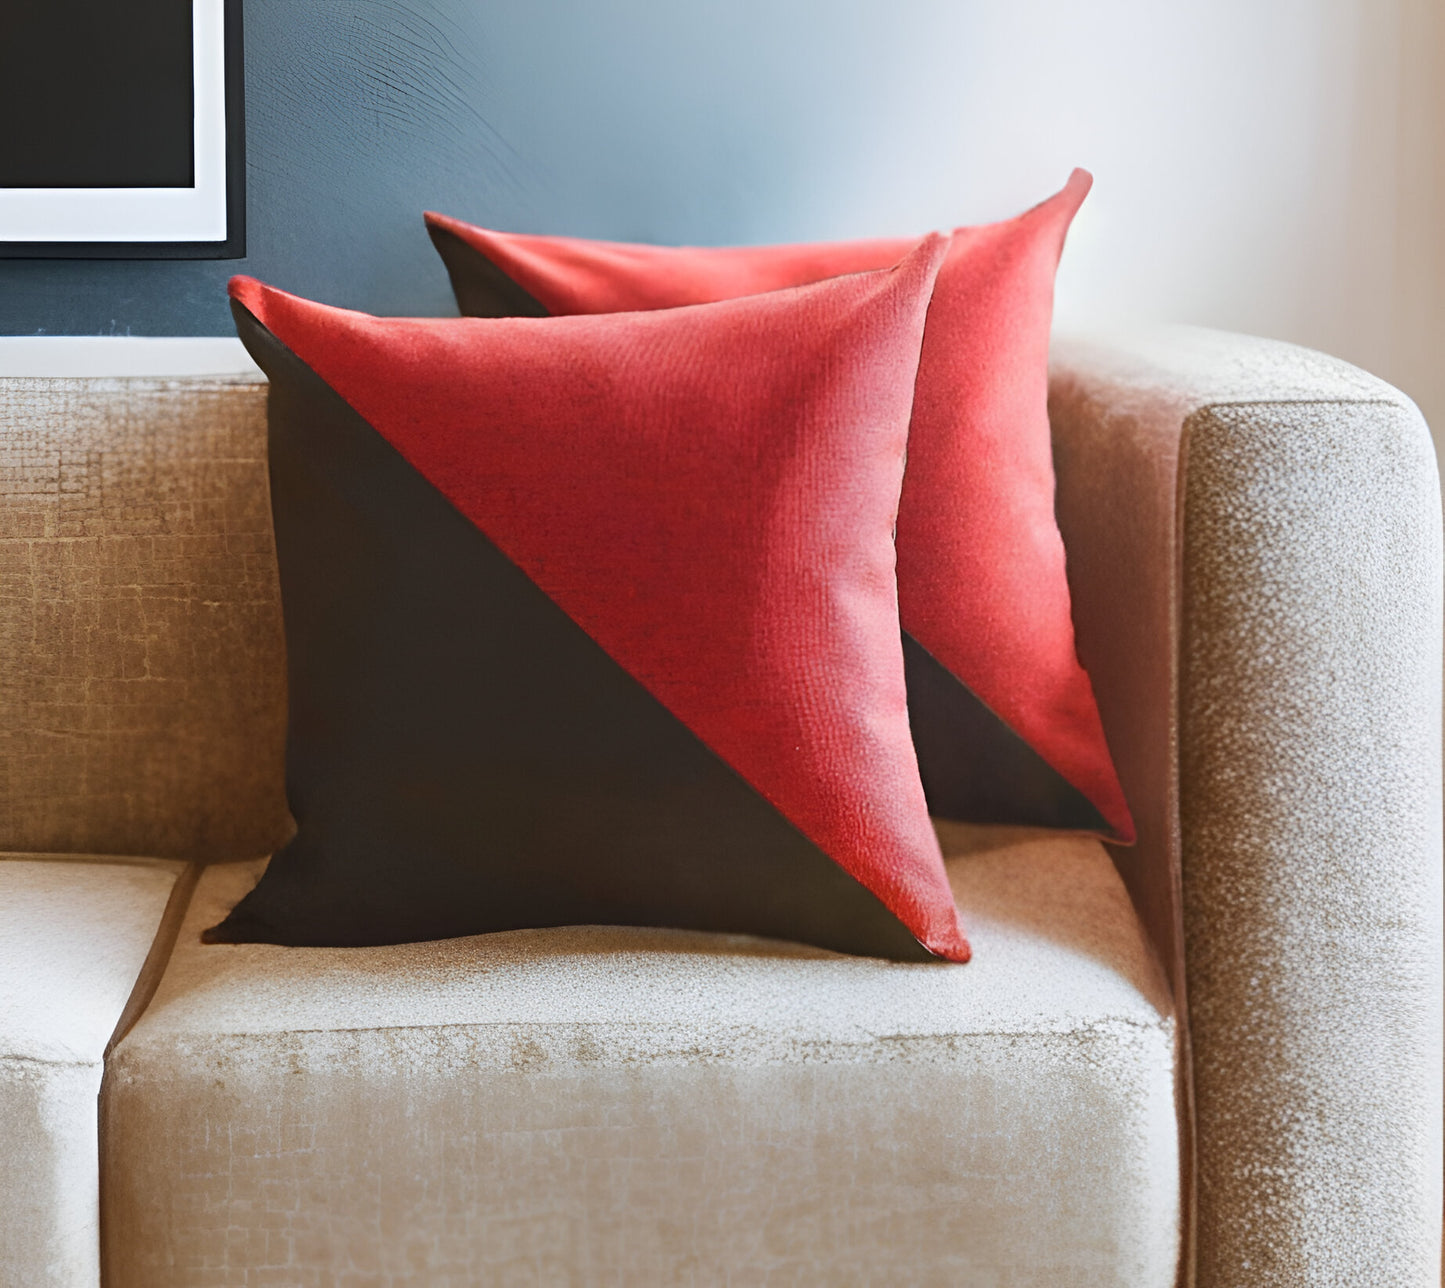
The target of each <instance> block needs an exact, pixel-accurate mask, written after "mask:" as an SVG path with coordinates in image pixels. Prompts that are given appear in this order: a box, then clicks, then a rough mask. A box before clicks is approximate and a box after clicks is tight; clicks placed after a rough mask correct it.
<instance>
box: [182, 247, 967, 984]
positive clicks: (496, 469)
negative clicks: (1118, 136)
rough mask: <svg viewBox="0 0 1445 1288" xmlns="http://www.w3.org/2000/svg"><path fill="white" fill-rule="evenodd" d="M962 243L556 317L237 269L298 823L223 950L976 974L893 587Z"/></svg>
mask: <svg viewBox="0 0 1445 1288" xmlns="http://www.w3.org/2000/svg"><path fill="white" fill-rule="evenodd" d="M945 252H946V244H945V241H944V239H942V238H939V237H934V238H929V239H926V240H925V241H923V242H921V243H919V244H918V246H917V249H916V250H914V251H913V252H912V253H911V254H910V255H908V256H907V257H906V258H905V259H904V260H903V261H902V263H901V264H899V265H898V266H897V267H896V268H895V269H893V270H891V271H887V272H872V273H865V274H859V275H856V276H852V277H846V278H836V279H833V280H829V281H826V282H823V283H820V284H818V285H814V286H806V287H801V288H797V289H793V290H787V291H779V292H775V293H772V294H768V295H757V296H752V297H750V298H746V299H739V300H732V301H727V302H724V303H717V304H709V305H704V306H701V307H697V308H690V309H674V310H668V311H664V312H653V313H629V314H622V315H615V316H602V317H595V316H584V317H572V318H556V319H543V320H538V319H530V318H517V319H506V320H497V321H493V320H481V319H455V318H454V319H425V320H423V319H381V318H374V317H369V316H367V315H364V314H360V313H353V312H349V311H346V310H343V309H335V308H329V307H326V306H323V305H320V304H315V303H311V302H308V301H306V300H302V299H298V298H297V297H295V296H292V295H288V294H285V293H284V292H281V291H278V290H274V289H272V288H270V287H267V286H264V285H262V284H261V283H259V282H256V281H254V280H251V279H248V278H236V279H235V280H234V281H233V282H232V283H231V295H232V301H233V303H232V308H233V311H234V313H235V317H236V325H237V328H238V330H239V332H240V335H241V338H242V339H243V340H244V342H245V343H246V346H247V348H248V349H249V350H250V352H251V353H252V355H253V356H254V357H255V359H256V361H257V362H258V363H259V364H260V365H261V367H262V368H263V369H264V370H265V371H266V373H267V375H268V376H269V377H270V381H271V389H270V403H269V417H270V469H271V487H272V507H273V516H274V521H275V529H276V541H277V554H278V559H279V564H280V575H281V589H282V602H283V608H284V617H285V629H286V643H287V656H288V668H289V683H290V722H289V729H288V742H287V790H288V794H289V799H290V803H291V807H292V812H293V814H294V815H295V819H296V824H297V833H296V836H295V839H294V840H293V841H292V842H291V843H290V844H289V845H288V846H287V847H286V848H285V849H283V850H282V851H280V852H279V853H278V854H277V855H276V856H275V857H274V859H273V860H272V862H271V864H270V865H269V867H268V868H267V870H266V873H265V875H264V876H263V877H262V879H261V881H260V883H259V884H258V885H257V887H256V888H255V889H254V890H253V891H252V892H251V893H250V894H249V895H248V896H247V897H246V898H245V899H243V900H242V901H241V902H240V903H239V904H238V905H237V906H236V908H235V909H234V910H233V911H232V912H231V914H230V916H229V917H228V918H227V919H226V920H225V921H224V922H223V923H222V924H221V925H220V926H218V927H216V928H215V929H213V930H212V931H210V932H208V937H209V938H210V939H211V940H212V941H266V942H276V943H286V944H371V943H387V942H400V941H407V940H417V939H429V938H440V937H446V936H454V935H462V934H471V933H479V932H483V931H492V930H503V929H509V928H516V927H531V926H547V925H559V924H575V923H589V922H590V923H612V924H652V925H663V926H677V927H685V928H695V929H705V930H717V931H731V932H746V933H754V934H759V935H767V936H774V937H781V938H789V939H794V940H800V941H804V942H809V943H813V944H817V945H821V946H823V947H827V948H833V949H838V950H841V951H847V952H855V953H866V954H874V955H879V956H886V957H892V958H897V959H902V960H913V959H926V958H928V957H929V956H930V954H933V955H937V956H940V957H944V958H948V959H950V960H953V961H963V960H966V959H967V957H968V945H967V942H966V940H965V939H964V936H963V933H962V931H961V929H960V927H959V923H958V917H957V912H956V910H955V907H954V903H953V899H952V897H951V894H950V891H949V886H948V882H947V879H946V874H945V872H944V868H943V863H942V859H941V857H940V854H939V849H938V843H937V840H936V838H935V835H934V833H933V830H932V827H931V824H930V822H929V818H928V814H927V808H926V803H925V799H924V793H923V787H922V784H921V782H920V780H919V776H918V769H917V764H916V759H915V755H914V750H913V746H912V744H911V741H910V737H909V729H908V714H907V702H906V694H905V688H904V671H903V666H904V662H903V654H902V650H901V647H900V643H899V633H898V616H897V597H896V589H895V580H894V560H895V555H894V546H893V525H894V521H895V515H896V511H897V504H898V495H899V489H900V487H901V482H902V474H903V460H904V452H905V447H906V442H907V429H908V418H909V410H910V404H911V400H912V388H913V382H914V377H915V374H916V369H917V362H918V352H919V346H920V343H921V337H922V331H923V321H924V316H925V312H926V309H927V306H928V300H929V297H930V293H931V290H932V285H933V281H934V278H935V275H936V273H937V269H938V266H939V264H940V263H941V262H942V259H943V257H944V254H945Z"/></svg>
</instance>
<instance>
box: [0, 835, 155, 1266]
mask: <svg viewBox="0 0 1445 1288" xmlns="http://www.w3.org/2000/svg"><path fill="white" fill-rule="evenodd" d="M181 868H182V865H181V864H179V863H166V862H159V861H150V862H148V861H146V860H143V859H136V860H123V859H122V860H113V861H110V860H108V861H101V860H95V861H92V860H87V859H80V858H58V857H50V858H43V859H42V858H28V857H23V856H18V855H0V1150H3V1159H4V1166H3V1167H0V1284H5V1285H11V1284H14V1285H17V1288H18V1286H19V1285H24V1288H61V1286H62V1285H63V1286H64V1288H82V1286H83V1288H94V1285H96V1284H97V1283H98V1282H99V1275H100V1259H99V1253H100V1239H99V1233H98V1221H99V1215H100V1200H99V1194H98V1185H97V1178H98V1175H99V1172H98V1163H97V1156H96V1140H97V1134H98V1127H97V1122H96V1099H97V1097H98V1095H99V1093H100V1081H101V1068H102V1066H101V1057H102V1055H103V1053H104V1051H105V1047H106V1043H107V1042H109V1041H110V1037H111V1034H112V1032H113V1031H114V1029H115V1026H116V1023H117V1021H118V1020H119V1019H120V1017H121V1013H122V1010H123V1009H124V1008H125V1005H126V1001H127V999H128V998H129V997H130V995H131V991H132V989H133V987H134V986H135V983H136V979H137V976H138V975H139V974H140V970H141V966H142V964H143V963H144V962H145V960H146V954H147V953H148V952H149V951H150V948H151V943H152V941H153V939H154V938H155V935H156V932H157V930H158V928H159V926H160V924H161V918H162V913H163V912H164V911H165V908H166V902H167V900H168V898H169V897H170V893H171V888H172V886H173V885H174V884H175V881H176V877H177V874H178V873H179V872H180V871H181Z"/></svg>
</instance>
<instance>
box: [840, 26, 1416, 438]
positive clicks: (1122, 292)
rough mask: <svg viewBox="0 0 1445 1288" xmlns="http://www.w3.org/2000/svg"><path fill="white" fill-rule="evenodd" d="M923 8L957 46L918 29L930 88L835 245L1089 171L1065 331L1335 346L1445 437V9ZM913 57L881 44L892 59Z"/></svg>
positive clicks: (885, 127)
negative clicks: (1111, 327) (1192, 332)
mask: <svg viewBox="0 0 1445 1288" xmlns="http://www.w3.org/2000/svg"><path fill="white" fill-rule="evenodd" d="M905 8H906V9H907V10H908V11H910V15H911V17H913V18H921V17H922V16H923V10H924V9H928V10H929V11H930V12H931V19H932V22H933V24H934V31H933V33H932V35H931V37H929V38H928V39H927V40H924V39H923V38H922V36H923V32H922V28H921V26H920V25H917V24H915V26H914V27H913V29H912V31H911V33H910V40H911V41H912V42H913V43H914V52H913V53H912V55H911V58H912V66H913V67H914V68H915V69H916V75H914V76H913V77H911V78H909V77H904V76H902V75H899V76H897V77H895V78H892V79H893V83H894V88H895V90H896V92H895V93H894V94H892V95H891V97H888V98H885V97H884V96H883V95H882V94H880V93H876V92H875V93H874V94H873V95H872V96H871V98H870V103H871V105H872V106H873V107H874V108H875V109H876V108H877V107H879V106H885V110H883V111H881V112H880V111H875V112H874V118H875V120H874V128H873V129H872V130H871V131H870V132H869V138H868V139H867V144H868V148H869V151H870V152H871V155H870V156H868V157H867V158H866V159H865V160H863V161H862V163H860V164H858V165H856V166H855V167H854V171H853V172H854V173H855V174H856V175H857V176H859V178H858V185H859V186H858V190H857V191H855V192H852V193H847V192H840V193H838V194H837V196H838V198H839V204H838V205H837V207H836V208H837V209H838V210H840V211H847V214H846V215H844V216H842V217H840V219H839V220H838V221H837V228H836V229H835V230H834V231H836V232H839V233H843V232H854V231H862V230H863V228H864V226H865V225H866V226H868V227H870V228H871V227H874V226H878V225H888V226H893V227H897V228H899V229H900V230H901V229H902V228H903V227H906V226H911V224H912V223H916V222H918V217H919V216H920V215H927V216H928V217H930V218H932V219H934V220H937V221H946V220H948V219H949V218H951V217H952V218H959V219H974V218H989V217H993V216H996V215H1001V214H1005V213H1008V212H1009V211H1010V210H1012V209H1014V208H1015V207H1017V206H1018V205H1020V204H1026V203H1027V202H1029V201H1031V200H1033V199H1034V198H1036V197H1037V196H1038V195H1040V194H1041V193H1042V192H1044V191H1045V190H1046V189H1047V188H1048V187H1050V186H1051V185H1053V184H1055V183H1057V182H1059V181H1060V180H1061V179H1062V178H1063V176H1064V175H1065V174H1066V173H1067V171H1068V169H1069V167H1070V166H1071V165H1074V164H1080V165H1084V166H1087V167H1088V168H1089V169H1091V170H1093V171H1094V173H1095V176H1096V179H1097V186H1096V188H1095V191H1094V194H1093V196H1092V197H1091V198H1090V200H1089V202H1088V203H1087V204H1086V206H1085V207H1084V210H1083V212H1082V213H1081V215H1080V218H1079V222H1078V224H1077V225H1076V228H1075V235H1074V237H1073V239H1072V241H1071V244H1070V248H1069V251H1068V254H1067V256H1066V259H1065V264H1064V269H1063V273H1062V276H1061V279H1060V317H1061V322H1062V323H1063V324H1064V325H1073V326H1079V325H1088V324H1091V323H1093V322H1095V321H1098V320H1104V319H1113V318H1118V319H1153V318H1158V319H1169V320H1177V321H1190V322H1199V323H1204V324H1208V325H1213V326H1220V327H1227V328H1230V329H1235V330H1242V331H1248V332H1254V333H1258V334H1264V335H1270V336H1276V337H1279V338H1283V339H1289V340H1294V341H1297V342H1300V343H1303V344H1307V345H1311V346H1314V347H1317V348H1322V349H1326V350H1329V351H1331V352H1333V353H1336V354H1338V355H1340V356H1341V357H1344V358H1347V359H1349V360H1351V361H1353V362H1356V363H1359V364H1360V365H1362V366H1365V367H1368V368H1370V369H1371V370H1373V371H1375V372H1376V373H1377V374H1379V375H1382V376H1384V377H1385V378H1386V379H1388V380H1390V381H1392V382H1394V383H1396V384H1398V385H1399V386H1400V387H1402V388H1403V389H1404V390H1405V391H1406V392H1407V393H1409V394H1410V395H1411V396H1412V397H1414V398H1415V400H1416V401H1417V402H1418V403H1419V404H1420V405H1421V407H1422V408H1423V409H1424V411H1425V413H1426V415H1427V417H1429V418H1430V419H1431V421H1432V423H1433V424H1434V425H1435V427H1436V432H1437V435H1442V436H1445V0H1169V2H1166V0H1088V2H1087V3H1085V2H1082V0H1013V2H1012V3H1004V0H997V2H996V3H995V2H993V0H937V2H936V3H933V4H930V5H924V6H920V7H918V8H914V7H913V6H911V5H908V6H905ZM901 44H902V42H901V41H894V42H892V43H889V38H888V37H887V36H884V35H880V37H879V47H880V48H881V49H882V51H883V52H882V55H881V56H882V57H886V58H888V59H890V60H900V59H904V58H905V57H906V55H905V51H904V50H903V49H902V48H901ZM920 130H922V131H923V132H924V135H923V138H924V139H926V141H927V144H928V146H929V147H930V148H933V149H936V150H937V153H938V155H939V156H940V158H941V160H942V164H940V165H939V166H938V167H937V169H936V170H935V172H934V177H933V179H932V181H931V182H924V181H922V180H921V179H920V177H919V169H920V164H921V162H920V157H921V155H922V152H923V149H922V148H921V147H920V142H922V141H923V140H922V139H920V137H919V131H920ZM827 178H828V179H832V178H833V176H832V175H831V174H830V175H828V176H827ZM879 178H881V180H882V182H881V183H879V182H877V181H876V180H877V179H879ZM850 199H851V201H850ZM1442 441H1445V438H1442Z"/></svg>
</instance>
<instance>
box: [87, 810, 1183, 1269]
mask: <svg viewBox="0 0 1445 1288" xmlns="http://www.w3.org/2000/svg"><path fill="white" fill-rule="evenodd" d="M943 839H944V843H945V850H946V852H949V853H950V854H952V855H954V856H955V857H952V858H951V859H950V861H949V870H950V877H951V880H952V883H953V888H954V891H955V894H956V897H957V898H958V901H959V904H960V906H961V908H962V909H963V911H964V914H965V915H966V916H967V917H968V918H969V919H970V925H971V926H972V927H974V933H975V942H976V946H977V954H976V956H975V959H974V962H973V963H972V964H971V965H969V966H967V967H962V968H958V967H952V966H949V965H947V964H943V963H927V964H918V965H900V964H893V963H888V962H884V961H880V960H876V959H860V958H847V957H839V956H835V955H833V954H830V953H827V952H824V951H821V950H817V949H809V948H804V947H801V946H797V945H789V944H784V943H779V942H771V941H765V940H758V939H749V938H745V937H711V936H705V935H700V934H695V933H689V932H680V931H645V930H628V929H612V928H605V927H583V928H576V929H569V930H549V931H518V932H509V933H504V934H498V935H492V936H483V937H477V938H471V939H459V940H451V941H443V942H438V943H430V944H420V945H410V946H397V947H389V948H367V949H292V948H279V947H275V946H269V945H244V946H231V945H213V946H205V945H202V944H201V943H200V942H199V940H198V935H199V932H200V929H201V928H202V927H203V926H206V925H208V924H211V923H212V922H213V921H214V920H215V919H216V918H217V917H219V916H220V915H221V914H222V913H223V912H224V911H225V909H226V908H227V907H228V906H229V905H230V903H231V902H233V901H234V900H235V899H236V898H238V897H239V896H240V895H241V894H242V893H243V892H244V891H245V890H246V889H247V888H248V887H249V886H250V884H251V883H252V882H254V881H255V880H256V878H257V876H258V874H259V872H260V870H261V867H262V864H260V863H249V864H238V865H225V866H220V867H213V868H211V869H210V870H209V871H208V872H207V874H206V876H205V877H204V879H203V882H202V884H201V887H200V888H199V890H198V891H197V895H196V898H195V901H194V904H193V906H192V909H191V913H190V915H189V917H188V920H187V922H186V924H185V926H184V928H183V929H182V932H181V936H180V940H179V944H178V947H177V950H176V952H175V955H174V957H173V958H172V961H171V964H170V967H169V970H168V971H167V974H166V976H165V978H164V980H163V982H162V984H161V987H160V989H159V991H158V993H157V994H156V997H155V1000H154V1002H153V1003H152V1005H151V1007H150V1009H149V1010H148V1012H147V1013H146V1015H145V1016H144V1017H143V1018H142V1019H141V1021H140V1022H139V1023H138V1024H137V1026H136V1027H135V1028H134V1029H133V1030H132V1032H131V1033H130V1035H129V1036H128V1037H127V1038H126V1039H125V1040H124V1041H123V1042H122V1043H121V1044H120V1045H119V1046H118V1047H117V1049H116V1052H115V1054H114V1056H113V1058H112V1063H111V1069H110V1073H109V1076H108V1079H107V1083H106V1091H105V1110H106V1135H105V1140H104V1146H103V1153H104V1163H103V1166H104V1176H105V1187H104V1189H105V1196H106V1199H105V1201H106V1233H107V1247H106V1270H107V1276H108V1278H107V1282H108V1283H109V1284H111V1285H114V1286H116V1288H128V1286H129V1285H142V1284H144V1285H147V1288H165V1286H166V1285H172V1284H175V1285H180V1284H188V1285H189V1284H198V1283H206V1284H217V1285H220V1284H243V1283H245V1284H249V1283H253V1282H265V1281H267V1278H266V1277H267V1276H269V1277H270V1281H274V1282H286V1283H295V1284H321V1283H344V1282H351V1281H353V1280H354V1281H355V1282H358V1283H360V1282H365V1283H371V1284H400V1283H406V1282H422V1281H424V1282H426V1283H428V1284H433V1285H438V1286H445V1285H449V1284H451V1285H459V1284H470V1283H477V1282H488V1283H548V1282H584V1281H585V1282H593V1283H681V1282H687V1283H694V1284H699V1285H701V1284H709V1283H722V1282H733V1283H755V1282H763V1281H765V1280H766V1281H767V1282H774V1283H797V1284H801V1283H819V1284H821V1283H828V1284H864V1283H877V1284H881V1283H900V1282H910V1283H920V1284H923V1283H998V1284H1009V1285H1033V1284H1038V1285H1060V1284H1079V1285H1084V1284H1088V1285H1109V1284H1117V1285H1129V1288H1147V1286H1148V1285H1155V1284H1157V1285H1167V1284H1170V1283H1172V1282H1173V1275H1174V1267H1175V1259H1176V1255H1177V1236H1176V1230H1177V1217H1178V1206H1177V1203H1178V1190H1177V1183H1176V1175H1177V1167H1178V1159H1177V1153H1176V1125H1175V1118H1174V1106H1173V1072H1174V1071H1173V1063H1174V1027H1173V1020H1172V1014H1171V1011H1170V1007H1169V1003H1168V1001H1167V991H1166V989H1165V987H1164V983H1163V979H1162V976H1161V975H1160V974H1159V971H1158V969H1157V967H1156V966H1155V964H1154V962H1153V959H1152V957H1151V955H1150V952H1149V949H1148V946H1147V943H1146V941H1145V939H1144V937H1143V935H1142V933H1141V931H1140V928H1139V924H1138V920H1137V918H1136V917H1135V915H1134V913H1133V910H1132V908H1131V907H1130V905H1129V902H1128V898H1127V896H1126V894H1125V892H1124V890H1123V887H1122V885H1121V883H1120V881H1119V878H1118V875H1117V874H1116V872H1115V871H1114V869H1113V867H1112V865H1111V864H1110V862H1109V860H1108V856H1107V855H1106V854H1105V852H1104V850H1103V849H1102V847H1101V846H1100V845H1099V843H1098V842H1095V841H1092V840H1087V839H1081V838H1077V837H1060V836H1057V835H1044V834H1038V833H1022V832H1017V831H1003V830H995V831H990V830H984V829H970V828H958V827H953V828H948V829H947V830H946V831H945V833H944V837H943Z"/></svg>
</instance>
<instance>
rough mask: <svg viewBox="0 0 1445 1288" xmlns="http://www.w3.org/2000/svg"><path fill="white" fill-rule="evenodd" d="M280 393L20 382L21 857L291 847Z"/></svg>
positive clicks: (13, 480)
mask: <svg viewBox="0 0 1445 1288" xmlns="http://www.w3.org/2000/svg"><path fill="white" fill-rule="evenodd" d="M13 343H14V342H12V349H13ZM6 352H7V353H9V352H11V350H10V349H7V350H6ZM265 401H266V396H265V385H264V383H261V382H260V375H259V373H257V374H256V375H255V377H254V378H249V379H248V378H246V377H242V376H235V377H230V378H219V379H205V378H195V377H192V378H189V379H186V380H184V381H178V380H166V379H39V378H30V379H27V378H22V377H14V376H7V377H4V378H0V658H5V659H10V660H11V664H10V665H3V666H0V849H10V850H43V851H56V852H63V851H74V852H83V853H89V852H94V853H107V854H157V855H167V856H178V857H189V858H206V857H232V858H236V857H244V856H246V855H251V854H260V853H264V852H266V851H267V850H269V849H271V848H272V847H273V846H274V845H276V844H277V843H278V842H279V841H281V840H283V839H284V838H285V836H286V834H287V830H288V827H289V820H288V818H287V815H286V807H285V800H284V796H283V794H282V782H281V754H282V739H283V737H284V733H285V699H284V685H285V675H284V663H283V655H282V644H281V615H280V603H279V599H278V596H277V591H276V572H275V552H274V548H273V544H272V538H271V522H270V510H269V503H268V499H267V490H266V458H265V444H266V416H265ZM14 659H23V660H24V661H23V664H22V665H16V664H15V663H14Z"/></svg>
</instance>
